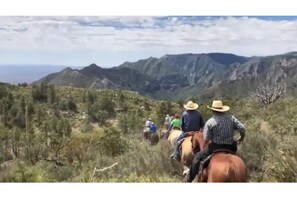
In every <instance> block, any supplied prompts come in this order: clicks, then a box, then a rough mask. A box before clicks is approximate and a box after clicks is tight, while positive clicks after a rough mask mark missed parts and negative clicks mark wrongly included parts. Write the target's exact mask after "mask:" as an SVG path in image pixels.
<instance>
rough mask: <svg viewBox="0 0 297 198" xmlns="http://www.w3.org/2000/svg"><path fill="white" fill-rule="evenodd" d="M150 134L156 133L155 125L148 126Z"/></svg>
mask: <svg viewBox="0 0 297 198" xmlns="http://www.w3.org/2000/svg"><path fill="white" fill-rule="evenodd" d="M150 132H151V133H157V127H156V125H154V124H151V125H150Z"/></svg>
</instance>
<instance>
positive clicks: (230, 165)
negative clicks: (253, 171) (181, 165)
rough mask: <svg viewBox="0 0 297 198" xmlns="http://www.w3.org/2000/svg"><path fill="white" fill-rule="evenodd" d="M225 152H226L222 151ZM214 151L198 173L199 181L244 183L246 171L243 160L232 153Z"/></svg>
mask: <svg viewBox="0 0 297 198" xmlns="http://www.w3.org/2000/svg"><path fill="white" fill-rule="evenodd" d="M224 152H227V150H224ZM230 152H232V151H229V153H222V152H219V151H216V152H215V153H213V154H212V155H211V156H210V157H209V159H208V162H207V161H206V164H205V165H204V168H203V170H202V169H201V170H200V171H199V173H198V179H199V180H200V181H208V182H246V181H247V169H246V166H245V164H244V162H243V160H242V159H241V158H240V157H238V156H237V155H235V154H234V153H233V154H232V153H230Z"/></svg>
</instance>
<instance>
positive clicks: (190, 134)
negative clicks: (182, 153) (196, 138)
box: [177, 131, 198, 150]
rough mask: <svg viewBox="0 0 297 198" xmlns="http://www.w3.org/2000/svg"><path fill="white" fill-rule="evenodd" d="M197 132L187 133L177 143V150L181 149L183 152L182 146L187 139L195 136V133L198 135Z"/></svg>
mask: <svg viewBox="0 0 297 198" xmlns="http://www.w3.org/2000/svg"><path fill="white" fill-rule="evenodd" d="M197 132H198V131H189V132H186V134H185V137H184V138H183V139H181V140H179V141H178V142H177V148H179V149H180V150H181V144H182V143H183V141H184V140H185V139H186V137H189V136H193V135H194V133H197Z"/></svg>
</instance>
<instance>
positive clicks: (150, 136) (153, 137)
mask: <svg viewBox="0 0 297 198" xmlns="http://www.w3.org/2000/svg"><path fill="white" fill-rule="evenodd" d="M143 138H144V140H145V141H146V140H148V141H149V142H150V145H156V144H158V142H159V139H160V138H159V134H158V133H151V132H150V131H147V130H144V131H143Z"/></svg>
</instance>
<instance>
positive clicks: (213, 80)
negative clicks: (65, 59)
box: [35, 52, 297, 100]
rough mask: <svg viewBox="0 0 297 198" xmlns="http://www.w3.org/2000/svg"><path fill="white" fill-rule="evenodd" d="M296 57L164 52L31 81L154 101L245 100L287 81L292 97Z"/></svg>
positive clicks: (296, 73)
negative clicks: (269, 85) (110, 91)
mask: <svg viewBox="0 0 297 198" xmlns="http://www.w3.org/2000/svg"><path fill="white" fill-rule="evenodd" d="M296 54H297V53H296V52H288V53H285V54H279V55H273V56H262V57H244V56H237V55H235V54H228V53H217V52H214V53H203V54H192V53H187V54H173V55H170V54H166V55H164V56H162V57H160V58H154V57H149V58H147V59H140V60H138V61H136V62H124V63H123V64H121V65H119V66H116V67H112V68H102V67H100V66H97V65H96V64H94V63H93V64H91V65H89V66H86V67H84V68H82V69H80V70H75V71H72V70H70V69H69V71H68V72H65V71H64V73H63V72H62V71H61V72H58V73H55V74H51V75H48V76H45V77H44V78H42V79H40V80H38V81H36V82H35V83H41V82H44V83H47V84H54V85H68V86H77V87H84V88H86V87H89V88H98V89H114V88H116V89H127V90H131V91H137V92H139V93H141V94H143V95H146V96H150V97H153V98H156V99H174V100H179V99H186V98H190V97H193V96H194V97H196V98H205V97H206V98H207V97H223V96H235V97H237V96H240V97H246V96H248V94H249V92H250V89H253V88H255V87H256V86H257V83H258V84H259V82H262V83H269V82H270V83H286V84H287V85H289V87H290V86H291V87H292V88H293V89H294V90H293V92H294V93H295V92H296V91H295V84H296V83H297V82H296V80H295V78H296V77H297V56H296ZM75 72H76V76H75V75H74V73H75ZM73 75H74V76H73ZM245 87H248V88H249V89H246V88H245ZM163 92H164V93H166V94H164V93H163ZM293 92H292V93H293Z"/></svg>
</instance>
